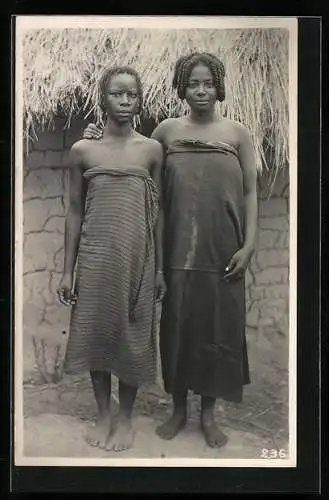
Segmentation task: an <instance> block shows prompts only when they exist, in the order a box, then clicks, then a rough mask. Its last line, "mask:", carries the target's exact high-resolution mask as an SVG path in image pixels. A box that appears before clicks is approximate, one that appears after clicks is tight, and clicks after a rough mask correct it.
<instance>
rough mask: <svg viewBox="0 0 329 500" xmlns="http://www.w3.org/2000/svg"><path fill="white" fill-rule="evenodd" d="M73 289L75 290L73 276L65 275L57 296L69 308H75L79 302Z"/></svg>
mask: <svg viewBox="0 0 329 500" xmlns="http://www.w3.org/2000/svg"><path fill="white" fill-rule="evenodd" d="M72 288H73V280H72V277H71V275H69V274H63V276H62V279H61V280H60V282H59V286H58V288H57V295H58V299H59V301H60V302H61V303H62V304H64V305H65V306H68V307H70V306H73V305H74V304H75V303H76V301H77V297H76V295H74V293H73V292H72Z"/></svg>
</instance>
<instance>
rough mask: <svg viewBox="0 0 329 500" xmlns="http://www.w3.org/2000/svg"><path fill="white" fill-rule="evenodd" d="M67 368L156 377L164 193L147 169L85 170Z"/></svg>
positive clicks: (127, 378) (139, 379) (136, 380)
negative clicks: (159, 222) (158, 234)
mask: <svg viewBox="0 0 329 500" xmlns="http://www.w3.org/2000/svg"><path fill="white" fill-rule="evenodd" d="M85 177H86V178H87V179H88V191H87V199H86V211H85V218H84V222H83V225H82V231H81V239H80V246H79V255H78V265H77V279H76V292H77V296H78V299H77V304H76V305H75V306H74V307H73V308H72V314H71V327H70V336H69V340H68V345H67V351H66V359H65V371H66V372H67V373H76V372H80V371H85V370H91V369H92V370H100V371H109V370H110V371H112V372H113V373H114V374H115V375H117V376H118V377H119V378H120V380H122V381H124V382H126V383H127V384H130V385H133V386H137V387H138V386H141V385H144V384H149V383H150V384H152V383H153V382H154V381H155V377H156V334H155V326H156V320H155V300H154V299H155V297H154V274H155V255H154V252H155V243H154V237H153V229H154V224H155V221H156V217H157V211H158V193H157V190H156V186H155V185H154V183H153V181H152V179H151V178H150V177H149V176H148V174H147V172H146V171H145V172H144V171H143V170H142V169H137V168H136V169H125V170H120V171H118V170H117V169H116V170H114V169H113V170H112V169H110V168H108V167H104V168H100V167H97V168H94V169H89V171H87V175H86V176H85Z"/></svg>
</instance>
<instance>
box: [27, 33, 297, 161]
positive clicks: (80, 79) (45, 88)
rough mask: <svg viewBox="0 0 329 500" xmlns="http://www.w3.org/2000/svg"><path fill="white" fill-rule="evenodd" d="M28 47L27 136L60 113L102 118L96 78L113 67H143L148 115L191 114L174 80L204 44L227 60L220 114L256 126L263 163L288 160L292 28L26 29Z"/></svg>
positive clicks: (254, 129)
mask: <svg viewBox="0 0 329 500" xmlns="http://www.w3.org/2000/svg"><path fill="white" fill-rule="evenodd" d="M23 45H24V46H23V58H24V76H23V78H24V82H23V88H24V130H25V133H26V134H27V135H31V133H32V131H33V130H34V126H35V124H37V123H38V124H39V125H40V124H41V125H42V126H45V125H46V124H49V123H51V122H52V119H53V118H54V117H55V116H56V115H58V114H64V115H65V116H66V117H67V125H69V123H70V119H71V118H72V116H73V115H74V114H77V113H79V114H80V113H81V112H82V113H83V114H84V116H85V117H90V120H95V119H99V118H100V110H99V107H98V93H97V81H98V78H99V76H100V73H101V71H102V70H103V69H104V67H105V66H106V65H116V64H120V65H123V64H124V65H132V66H133V67H135V69H137V71H138V72H139V73H140V75H141V77H142V80H143V84H144V93H145V103H144V113H145V114H146V115H148V116H151V117H152V118H154V119H155V120H156V121H159V120H161V119H162V118H164V117H166V116H177V115H178V114H181V113H185V112H186V105H185V103H181V102H180V101H179V100H178V99H177V96H176V93H175V92H174V91H173V90H172V86H171V81H172V73H173V68H174V64H175V61H176V59H177V58H178V57H179V56H180V55H181V54H183V53H189V52H192V51H194V50H205V51H208V52H214V53H216V54H217V55H219V56H220V57H221V58H222V60H223V61H224V64H225V66H226V71H227V78H226V94H227V97H226V100H225V102H224V103H222V104H221V105H219V108H220V112H222V113H224V114H225V115H226V116H228V117H231V118H233V119H235V120H238V121H241V122H242V123H244V124H245V125H246V126H247V127H248V128H249V129H250V131H251V132H252V135H253V138H254V143H255V148H256V152H257V159H258V165H261V164H265V166H267V167H270V166H274V170H275V171H277V170H278V169H279V168H281V167H282V166H284V165H286V164H287V163H288V138H289V133H288V128H289V127H288V31H287V30H284V29H243V30H241V29H234V30H205V29H198V30H190V29H188V30H156V29H153V30H140V29H115V30H114V29H112V30H98V29H51V30H48V29H42V30H30V31H26V33H25V36H24V41H23ZM267 148H270V149H271V150H272V161H271V165H268V164H267V163H268V162H267V161H266V157H267V155H266V150H267Z"/></svg>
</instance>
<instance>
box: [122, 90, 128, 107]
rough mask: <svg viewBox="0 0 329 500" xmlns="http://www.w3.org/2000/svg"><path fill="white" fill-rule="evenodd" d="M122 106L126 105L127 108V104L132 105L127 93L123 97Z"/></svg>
mask: <svg viewBox="0 0 329 500" xmlns="http://www.w3.org/2000/svg"><path fill="white" fill-rule="evenodd" d="M120 104H124V105H125V106H126V105H127V104H128V105H129V104H130V102H129V98H128V95H127V94H126V93H123V94H122V95H121V102H120Z"/></svg>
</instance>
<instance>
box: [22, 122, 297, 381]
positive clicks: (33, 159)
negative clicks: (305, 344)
mask: <svg viewBox="0 0 329 500" xmlns="http://www.w3.org/2000/svg"><path fill="white" fill-rule="evenodd" d="M84 125H85V122H84V121H83V120H78V119H76V120H75V121H74V122H73V123H72V124H71V127H70V128H69V129H68V130H64V131H63V126H64V121H63V120H60V119H58V120H56V122H55V130H54V131H52V130H49V131H44V132H39V133H38V141H37V142H34V143H31V144H30V146H29V155H28V156H27V157H26V160H25V164H24V193H23V198H24V277H23V281H24V312H23V321H24V377H25V379H28V378H29V376H30V373H31V372H32V371H33V368H34V354H33V345H32V337H33V336H36V337H39V338H45V339H46V342H47V344H48V345H50V346H51V345H53V346H54V348H55V346H56V345H57V344H61V345H63V347H64V348H65V342H66V339H67V335H63V333H62V332H63V330H65V331H67V330H68V321H69V309H68V308H66V307H64V306H62V305H60V304H59V303H58V301H57V297H56V287H57V285H58V282H59V279H60V277H61V272H62V267H63V250H64V248H63V247H64V224H65V213H66V209H67V195H66V193H67V187H68V175H67V168H66V167H67V160H68V153H69V149H70V147H71V145H72V143H73V142H74V141H76V140H77V139H79V138H80V137H81V133H82V130H83V127H84ZM262 184H263V185H264V184H265V182H262ZM259 196H260V200H259V234H258V242H257V252H256V254H255V256H254V258H253V260H252V262H251V265H250V269H249V270H248V272H247V277H246V285H247V288H246V305H247V331H248V343H249V344H250V349H251V368H252V369H253V366H256V365H257V360H258V359H259V358H262V359H263V360H264V359H267V358H266V352H267V353H269V356H270V353H272V352H273V349H274V348H275V349H276V348H277V347H278V348H279V351H280V359H281V361H282V363H283V364H285V363H286V359H284V358H285V356H286V353H287V336H288V318H289V301H288V298H289V286H288V282H289V217H288V214H289V182H288V178H287V176H280V177H279V178H278V180H277V182H276V185H275V189H274V192H273V193H272V196H271V198H269V199H268V190H267V189H266V187H263V188H262V189H260V191H259ZM269 359H271V358H270V357H269Z"/></svg>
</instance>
